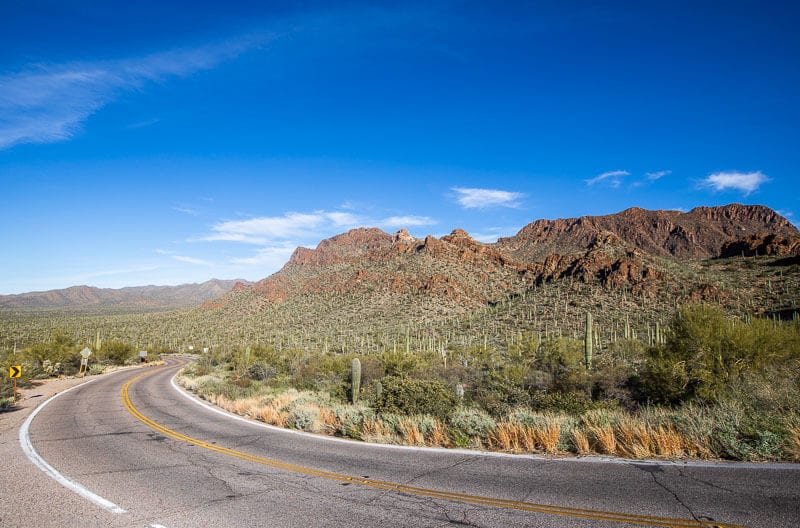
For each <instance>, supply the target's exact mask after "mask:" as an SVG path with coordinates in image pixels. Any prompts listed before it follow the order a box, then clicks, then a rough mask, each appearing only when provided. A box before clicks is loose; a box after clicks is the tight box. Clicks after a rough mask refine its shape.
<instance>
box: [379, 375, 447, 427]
mask: <svg viewBox="0 0 800 528" xmlns="http://www.w3.org/2000/svg"><path fill="white" fill-rule="evenodd" d="M381 383H382V384H383V391H382V392H381V396H380V398H378V399H377V400H376V402H375V409H376V410H377V411H378V412H380V413H396V414H406V415H411V414H430V415H432V416H436V417H437V418H440V419H445V418H447V416H448V415H449V414H450V412H451V411H452V410H453V409H454V408H455V407H456V403H457V400H456V396H455V393H454V391H453V390H452V389H451V388H450V387H448V386H447V385H446V384H445V383H444V382H442V381H440V380H435V379H419V378H399V377H396V376H387V377H385V378H383V380H381Z"/></svg>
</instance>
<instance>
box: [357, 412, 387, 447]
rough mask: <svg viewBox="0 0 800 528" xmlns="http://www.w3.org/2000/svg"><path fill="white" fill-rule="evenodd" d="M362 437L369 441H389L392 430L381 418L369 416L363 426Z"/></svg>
mask: <svg viewBox="0 0 800 528" xmlns="http://www.w3.org/2000/svg"><path fill="white" fill-rule="evenodd" d="M361 437H362V438H363V439H364V440H365V441H367V442H388V441H390V440H391V438H392V432H391V430H390V429H389V426H388V425H386V424H385V423H384V422H383V420H381V419H380V418H368V419H366V420H364V425H363V426H362V427H361Z"/></svg>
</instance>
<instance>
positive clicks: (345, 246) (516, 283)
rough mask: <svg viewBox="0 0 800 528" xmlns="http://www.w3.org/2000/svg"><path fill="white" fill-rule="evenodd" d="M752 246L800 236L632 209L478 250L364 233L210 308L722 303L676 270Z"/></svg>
mask: <svg viewBox="0 0 800 528" xmlns="http://www.w3.org/2000/svg"><path fill="white" fill-rule="evenodd" d="M744 236H750V237H756V238H758V240H762V239H764V238H765V237H772V238H770V239H769V240H770V241H771V242H768V243H771V244H772V246H770V247H773V246H775V247H778V246H780V244H783V245H782V246H780V247H783V248H785V250H786V252H790V251H793V250H796V249H797V245H796V244H795V245H792V244H791V242H790V241H791V240H792V238H791V237H795V236H800V232H798V231H797V229H796V228H795V227H794V226H792V224H791V223H789V222H788V221H787V220H786V219H785V218H783V217H781V216H780V215H778V214H777V213H775V212H774V211H772V210H771V209H769V208H767V207H763V206H744V205H738V204H733V205H727V206H724V207H698V208H696V209H693V210H692V211H690V212H689V213H680V212H677V211H645V210H643V209H628V210H626V211H623V212H621V213H618V214H614V215H608V216H597V217H582V218H577V219H568V220H552V221H550V220H538V221H536V222H533V223H531V224H529V225H528V226H526V227H525V228H523V229H522V230H521V231H520V232H519V233H518V234H517V235H516V236H514V237H511V238H505V239H501V240H499V241H498V242H497V243H496V244H482V243H480V242H477V241H475V240H473V239H472V238H471V237H470V236H469V235H468V234H467V233H466V232H465V231H463V230H461V229H455V230H454V231H453V232H452V233H451V234H449V235H447V236H444V237H442V238H441V239H437V238H434V237H432V236H427V237H425V238H424V239H417V238H414V237H412V236H411V235H410V234H409V233H408V231H406V230H401V231H399V232H397V233H395V234H394V235H389V234H388V233H385V232H383V231H381V230H380V229H377V228H359V229H354V230H351V231H349V232H347V233H343V234H341V235H337V236H335V237H333V238H330V239H327V240H323V241H322V242H320V244H319V245H318V246H317V248H316V249H307V248H298V249H297V250H296V251H295V252H294V254H293V255H292V257H291V258H290V259H289V261H288V262H287V263H286V265H285V266H284V267H283V269H281V270H280V271H279V272H277V273H275V274H273V275H271V276H270V277H267V278H265V279H263V280H261V281H259V282H257V283H255V284H254V285H253V286H252V287H250V288H248V287H246V286H243V285H240V286H238V287H236V288H234V291H233V292H231V294H229V295H227V296H225V297H223V298H221V299H217V300H215V301H213V302H208V303H206V305H205V306H206V307H207V308H222V307H225V306H228V305H229V304H230V303H231V302H233V303H234V304H235V305H237V306H241V304H242V302H241V301H242V298H240V299H239V300H237V296H239V297H241V294H242V292H244V291H245V290H248V291H250V292H251V293H252V294H253V295H252V296H250V297H248V299H250V301H249V304H250V307H249V309H250V310H251V311H252V310H257V309H258V306H254V304H255V305H260V306H261V307H262V308H263V307H264V306H266V305H267V304H280V303H283V302H286V301H288V300H290V299H295V298H299V297H305V298H307V300H308V301H309V302H310V303H313V296H315V295H316V296H320V299H322V298H324V297H326V296H340V297H348V296H349V297H354V296H359V297H370V299H368V302H369V303H375V304H376V305H380V303H381V302H382V301H386V302H387V303H388V304H394V303H392V302H389V299H390V298H392V297H394V298H395V299H396V298H397V297H398V296H399V297H403V298H405V297H408V298H407V299H405V301H404V302H401V303H398V304H400V305H402V306H405V307H406V309H408V310H412V311H413V310H414V307H415V306H416V305H417V304H419V303H420V301H421V299H422V298H434V299H436V301H437V303H438V304H439V306H440V307H441V309H442V310H446V311H450V312H463V311H465V310H467V311H468V310H470V309H474V308H477V307H481V306H486V305H487V304H491V303H495V302H497V301H499V300H502V299H505V298H507V297H509V296H510V295H515V294H519V293H521V292H524V291H525V290H526V289H528V288H530V287H531V286H532V285H534V284H542V283H545V282H550V281H558V280H562V279H569V280H570V281H575V280H578V281H581V282H583V283H586V284H593V283H597V284H598V285H599V286H601V287H602V288H605V289H621V290H628V291H630V292H631V293H633V294H646V295H649V296H651V297H652V296H656V295H658V294H659V293H663V292H664V291H665V290H669V291H670V292H671V293H670V295H671V294H672V293H674V292H675V291H676V289H677V290H680V291H681V292H682V293H683V294H684V296H685V297H686V298H687V299H694V300H701V299H705V298H707V297H712V296H718V294H719V292H718V291H717V290H718V289H717V288H711V287H709V286H708V284H707V283H706V282H707V281H704V280H700V281H694V282H693V281H691V280H690V281H689V282H688V283H687V278H686V277H685V273H680V272H679V269H676V266H675V264H676V263H680V264H681V265H682V266H683V267H687V266H689V263H690V262H694V261H696V260H698V259H701V258H707V257H717V256H719V255H720V252H721V250H722V248H723V246H724V247H725V248H729V247H730V248H739V246H737V245H736V243H737V241H738V240H739V239H741V238H742V237H744ZM759 237H760V238H759ZM774 237H780V239H779V241H778V242H776V241H775V239H774ZM787 240H788V241H789V242H786V241H787ZM780 241H784V242H780ZM776 244H777V245H776ZM736 250H737V251H738V250H739V249H736ZM726 251H728V252H730V251H732V250H731V249H726ZM764 251H766V250H764ZM774 251H777V250H774ZM762 254H764V253H763V252H762ZM687 288H688V289H687ZM695 290H697V291H695Z"/></svg>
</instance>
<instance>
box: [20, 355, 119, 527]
mask: <svg viewBox="0 0 800 528" xmlns="http://www.w3.org/2000/svg"><path fill="white" fill-rule="evenodd" d="M120 372H121V371H120ZM96 379H97V378H95V379H91V380H89V381H87V382H85V383H81V384H80V385H75V386H74V387H70V388H69V389H67V390H65V391H62V392H59V393H58V394H54V395H53V396H51V397H50V398H49V399H48V400H47V401H45V402H44V403H43V404H41V405H39V406H38V407H37V408H36V409H34V410H33V412H32V413H31V414H30V416H28V418H27V419H26V420H25V422H24V423H23V424H22V427H20V428H19V444H20V446H22V451H24V452H25V455H26V456H27V457H28V459H29V460H30V461H31V462H33V464H34V465H35V466H36V467H38V468H39V469H41V470H42V471H43V472H44V473H45V474H46V475H47V476H49V477H51V478H53V479H54V480H55V481H56V482H58V483H59V484H61V485H62V486H64V487H65V488H67V489H69V490H70V491H73V492H75V493H77V494H78V495H80V496H81V497H83V498H85V499H88V500H90V501H92V502H93V503H95V504H96V505H98V506H100V507H101V508H104V509H106V510H108V511H110V512H111V513H126V510H124V509H122V508H120V507H119V506H117V505H116V504H114V503H113V502H111V501H109V500H107V499H104V498H103V497H101V496H100V495H97V494H96V493H93V492H91V491H89V490H88V489H86V488H85V487H83V486H82V485H81V484H79V483H77V482H75V481H74V480H72V479H71V478H69V477H66V476H64V475H62V474H61V473H59V472H58V471H57V470H56V469H55V468H54V467H53V466H51V465H50V464H48V463H47V461H45V459H43V458H42V457H41V456H40V455H39V453H37V452H36V450H35V449H34V448H33V444H31V437H30V425H31V422H32V421H33V418H34V417H35V416H36V415H37V414H39V411H41V410H42V409H44V407H45V405H47V404H48V403H50V402H51V401H53V400H55V399H56V398H58V397H59V396H61V395H63V394H66V393H68V392H69V391H71V390H73V389H77V388H78V387H83V386H85V385H87V384H89V383H91V382H93V381H95V380H96Z"/></svg>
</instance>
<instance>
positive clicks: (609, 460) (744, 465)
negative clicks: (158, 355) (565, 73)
mask: <svg viewBox="0 0 800 528" xmlns="http://www.w3.org/2000/svg"><path fill="white" fill-rule="evenodd" d="M178 374H179V372H176V373H175V375H174V376H172V378H171V379H170V380H169V382H170V384H171V385H172V387H173V388H174V389H175V390H176V391H178V393H180V394H181V395H183V396H184V397H185V398H187V399H188V400H190V401H192V402H194V403H196V404H197V405H200V406H202V407H205V408H206V409H208V410H209V411H212V412H215V413H217V414H221V415H223V416H225V417H227V418H231V419H233V420H239V421H240V422H244V423H246V424H249V425H252V426H255V427H261V428H264V429H269V430H270V431H275V432H279V433H284V434H294V435H300V436H304V437H306V438H313V439H315V440H320V441H326V442H340V443H344V444H349V445H358V446H361V447H366V448H373V447H374V448H376V449H398V450H402V451H423V452H429V453H439V454H458V455H467V456H474V457H498V458H513V459H516V460H519V459H521V458H527V459H531V460H542V461H547V462H579V463H585V462H592V463H603V464H634V465H641V466H679V467H715V468H738V469H794V470H800V464H790V463H781V462H774V463H758V462H713V461H711V462H700V461H694V460H686V461H681V460H654V459H644V460H634V459H627V458H614V457H600V456H584V457H564V458H551V457H546V456H541V455H531V454H527V453H520V454H514V453H503V452H497V451H479V450H475V449H451V448H446V447H418V446H402V445H394V444H381V443H372V442H362V441H359V440H350V439H347V438H336V437H333V436H327V435H322V434H314V433H308V432H306V431H298V430H297V429H285V428H283V427H278V426H276V425H270V424H267V423H264V422H259V421H256V420H251V419H249V418H244V417H242V416H239V415H238V414H233V413H231V412H228V411H225V410H223V409H220V408H219V407H215V406H213V405H210V404H208V403H206V402H204V401H203V400H201V399H200V398H198V397H196V396H195V395H194V394H192V393H190V392H188V391H187V390H185V389H184V388H183V387H181V386H179V385H178V384H177V383H175V379H176V378H177V377H178Z"/></svg>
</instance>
